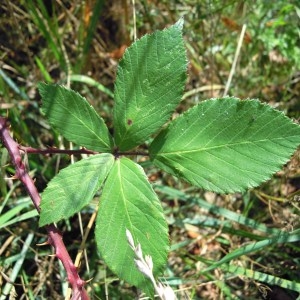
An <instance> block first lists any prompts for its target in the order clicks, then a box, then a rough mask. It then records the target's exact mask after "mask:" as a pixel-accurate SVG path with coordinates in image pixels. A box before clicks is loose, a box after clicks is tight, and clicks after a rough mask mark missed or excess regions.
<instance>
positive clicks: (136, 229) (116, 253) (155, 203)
mask: <svg viewBox="0 0 300 300" xmlns="http://www.w3.org/2000/svg"><path fill="white" fill-rule="evenodd" d="M126 229H128V230H130V232H131V233H132V235H133V238H134V240H135V244H136V245H137V243H140V244H141V246H142V250H143V254H144V255H146V254H147V255H151V256H152V259H153V263H154V274H156V275H157V274H158V273H160V272H161V271H162V270H163V268H164V266H165V263H166V259H167V250H168V245H169V242H168V227H167V224H166V221H165V218H164V215H163V211H162V207H161V204H160V201H159V199H158V198H157V195H156V194H155V192H154V191H153V189H152V187H151V185H150V184H149V182H148V179H147V177H146V175H145V173H144V171H143V169H142V168H141V167H140V166H139V165H137V164H136V163H134V162H133V161H131V160H129V159H127V158H121V159H118V160H116V162H115V164H114V166H113V168H112V169H111V172H110V174H109V176H108V177H107V180H106V182H105V186H104V188H103V192H102V196H101V199H100V205H99V213H98V216H97V220H96V229H95V236H96V242H97V245H98V250H99V252H100V254H101V256H102V257H103V259H104V261H105V262H106V264H107V265H108V267H109V268H110V269H111V270H112V271H113V272H115V273H116V274H117V275H118V276H119V277H120V278H121V279H124V280H126V281H127V282H129V283H131V284H133V285H135V286H137V287H138V288H140V289H143V290H144V291H145V290H147V289H148V290H151V289H152V288H151V285H149V284H150V282H149V279H146V278H145V276H144V275H143V274H142V273H140V272H139V271H138V270H137V268H136V266H135V263H134V253H133V250H132V249H131V248H130V247H129V245H128V242H127V239H126V235H125V230H126Z"/></svg>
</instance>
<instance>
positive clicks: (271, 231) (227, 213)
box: [155, 185, 281, 236]
mask: <svg viewBox="0 0 300 300" xmlns="http://www.w3.org/2000/svg"><path fill="white" fill-rule="evenodd" d="M155 190H156V191H158V192H161V193H164V194H166V195H169V196H171V197H176V198H179V199H180V200H182V201H189V202H192V203H195V204H197V205H199V207H201V208H203V209H206V210H208V211H209V212H210V213H213V214H215V215H217V216H221V217H223V218H225V219H227V220H230V221H233V222H236V223H238V224H241V225H243V226H246V227H248V228H251V229H253V230H255V231H257V230H259V231H261V232H263V233H264V234H266V235H268V236H270V235H279V234H280V233H281V230H280V229H278V228H271V227H268V226H266V225H265V224H263V223H261V222H258V221H256V220H254V219H251V218H247V217H245V216H243V215H241V214H239V213H236V212H234V211H231V210H229V209H226V208H223V207H220V206H217V205H214V204H213V203H209V202H207V201H205V200H204V199H201V198H199V197H195V196H193V197H191V196H189V195H187V194H186V193H184V192H182V191H179V190H176V189H174V188H171V187H168V186H164V185H155Z"/></svg>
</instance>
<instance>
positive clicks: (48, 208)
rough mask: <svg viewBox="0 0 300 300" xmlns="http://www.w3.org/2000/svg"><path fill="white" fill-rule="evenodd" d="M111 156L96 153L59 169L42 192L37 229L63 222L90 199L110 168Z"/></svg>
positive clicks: (112, 158)
mask: <svg viewBox="0 0 300 300" xmlns="http://www.w3.org/2000/svg"><path fill="white" fill-rule="evenodd" d="M113 162H114V156H113V155H112V154H108V153H107V154H97V155H94V156H90V157H89V158H86V159H82V160H80V161H79V162H76V163H75V164H73V165H70V166H68V167H67V168H65V169H63V170H61V171H60V172H59V174H58V175H56V176H55V177H54V178H53V179H52V180H51V181H50V182H49V184H48V186H47V188H46V189H45V190H44V192H43V193H42V201H41V217H40V222H39V225H40V226H44V225H46V224H50V223H54V222H57V221H60V220H62V219H67V218H69V217H71V216H72V215H74V214H75V213H77V212H79V211H80V210H81V209H82V208H83V207H84V206H85V205H87V204H88V203H89V202H90V201H91V200H92V198H93V197H94V195H95V193H96V191H97V190H98V189H99V188H100V187H101V185H102V183H103V182H104V180H105V178H106V176H107V174H108V172H109V171H110V169H111V167H112V166H113Z"/></svg>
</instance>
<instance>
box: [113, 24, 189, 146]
mask: <svg viewBox="0 0 300 300" xmlns="http://www.w3.org/2000/svg"><path fill="white" fill-rule="evenodd" d="M182 26H183V20H182V19H181V20H179V21H178V22H177V23H176V24H174V25H173V26H171V27H169V28H167V29H165V30H162V31H156V32H154V33H153V34H150V35H145V36H143V37H142V38H141V39H140V40H138V41H136V42H135V43H133V44H132V45H131V46H130V47H129V48H128V49H127V50H126V51H125V54H124V56H123V58H122V60H121V61H120V63H119V66H118V71H117V78H116V82H115V91H114V99H115V105H114V115H113V120H114V131H115V142H116V145H117V146H118V148H119V149H120V150H121V151H125V150H129V149H131V148H134V147H135V146H138V145H140V144H142V143H143V142H145V141H146V140H147V139H148V138H149V137H150V135H151V134H153V133H155V132H156V131H157V130H158V129H159V128H160V127H161V126H162V125H163V124H164V123H165V122H166V121H167V120H168V119H169V118H170V116H171V114H172V113H173V111H174V109H175V108H176V106H177V105H178V103H179V102H180V100H181V97H182V93H183V89H184V86H185V80H186V68H187V59H186V53H185V48H184V43H183V38H182Z"/></svg>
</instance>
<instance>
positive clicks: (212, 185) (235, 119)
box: [150, 97, 300, 193]
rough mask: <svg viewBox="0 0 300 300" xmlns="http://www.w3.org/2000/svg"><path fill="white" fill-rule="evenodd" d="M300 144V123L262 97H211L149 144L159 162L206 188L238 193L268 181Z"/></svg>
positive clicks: (181, 117)
mask: <svg viewBox="0 0 300 300" xmlns="http://www.w3.org/2000/svg"><path fill="white" fill-rule="evenodd" d="M299 144H300V127H299V126H298V125H296V124H294V123H293V122H292V121H291V120H290V119H289V118H287V117H286V116H284V114H283V113H282V112H279V111H277V110H275V109H273V108H272V107H271V106H269V105H267V104H263V103H261V102H259V101H257V100H245V101H241V100H239V99H236V98H229V97H228V98H223V99H211V100H207V101H204V102H201V103H200V104H198V105H197V106H196V107H194V108H192V109H190V110H188V111H187V112H186V113H184V114H183V115H181V116H180V117H178V118H177V119H175V120H174V121H173V122H172V123H171V124H170V125H169V126H168V127H167V128H166V129H164V130H163V131H162V132H161V133H160V134H159V135H158V136H157V137H156V138H155V140H154V141H153V143H152V144H151V145H150V157H151V159H152V161H153V162H154V164H155V165H157V166H159V167H160V168H162V169H164V170H165V171H167V172H170V173H171V174H173V175H176V176H178V177H182V178H184V179H186V180H187V181H188V182H190V183H192V184H194V185H196V186H199V187H201V188H204V189H207V190H212V191H215V192H222V193H227V192H237V191H242V190H244V189H246V188H251V187H255V186H257V185H259V184H260V183H262V182H263V181H265V180H267V179H269V178H270V177H271V175H272V174H273V173H274V172H276V171H278V170H279V169H280V167H281V166H282V165H283V164H284V163H286V162H287V160H288V159H289V158H290V156H291V155H292V153H293V152H294V151H295V150H296V147H297V146H298V145H299Z"/></svg>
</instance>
